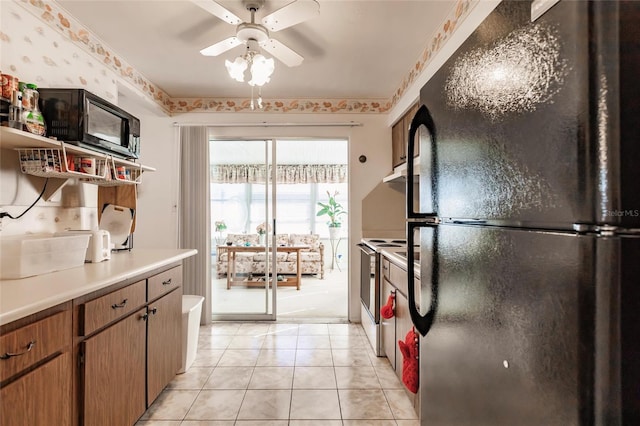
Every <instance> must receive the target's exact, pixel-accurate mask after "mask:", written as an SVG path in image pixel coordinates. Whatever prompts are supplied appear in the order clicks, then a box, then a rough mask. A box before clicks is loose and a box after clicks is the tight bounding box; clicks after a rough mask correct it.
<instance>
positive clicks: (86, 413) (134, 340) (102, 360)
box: [80, 308, 147, 426]
mask: <svg viewBox="0 0 640 426" xmlns="http://www.w3.org/2000/svg"><path fill="white" fill-rule="evenodd" d="M145 318H146V308H144V309H141V310H139V311H137V312H136V313H135V314H133V315H130V316H128V317H126V318H125V319H123V320H121V321H120V322H118V323H116V324H114V325H112V326H110V327H109V328H107V329H106V330H104V331H102V332H100V333H98V334H96V335H95V336H93V337H90V338H88V339H86V340H85V341H84V342H82V343H81V345H80V346H81V354H82V355H81V360H82V362H83V375H82V376H83V377H82V383H83V391H82V393H83V398H82V402H83V405H82V407H81V410H82V419H83V424H84V425H85V426H101V425H104V426H120V425H122V426H131V425H132V424H134V423H135V422H136V421H137V420H138V419H139V418H140V416H142V414H143V413H144V411H145V409H146V401H145V363H146V348H145V340H146V327H147V325H146V322H145Z"/></svg>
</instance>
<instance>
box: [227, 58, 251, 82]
mask: <svg viewBox="0 0 640 426" xmlns="http://www.w3.org/2000/svg"><path fill="white" fill-rule="evenodd" d="M224 64H225V66H226V67H227V72H228V73H229V76H230V77H231V78H233V79H234V80H236V81H239V82H240V83H242V82H244V72H245V71H246V70H247V68H248V66H249V63H248V62H247V60H246V59H245V58H244V57H243V56H238V57H237V58H236V59H235V61H233V62H231V61H230V60H228V59H227V60H226V61H225V62H224Z"/></svg>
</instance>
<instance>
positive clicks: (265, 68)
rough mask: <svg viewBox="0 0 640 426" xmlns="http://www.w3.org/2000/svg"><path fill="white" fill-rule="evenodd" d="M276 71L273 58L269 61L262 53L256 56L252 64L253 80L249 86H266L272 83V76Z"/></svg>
mask: <svg viewBox="0 0 640 426" xmlns="http://www.w3.org/2000/svg"><path fill="white" fill-rule="evenodd" d="M274 69H275V63H274V61H273V58H269V59H267V58H265V57H264V55H261V54H260V53H258V54H257V55H254V56H253V61H252V62H251V80H249V84H250V85H251V86H264V85H265V84H266V83H268V82H269V81H271V74H273V71H274Z"/></svg>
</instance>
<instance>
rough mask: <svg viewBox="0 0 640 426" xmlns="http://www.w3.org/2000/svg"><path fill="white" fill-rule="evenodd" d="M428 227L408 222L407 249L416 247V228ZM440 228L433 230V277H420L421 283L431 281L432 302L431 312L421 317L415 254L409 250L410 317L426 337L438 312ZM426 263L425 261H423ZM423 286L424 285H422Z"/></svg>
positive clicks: (408, 291) (408, 288)
mask: <svg viewBox="0 0 640 426" xmlns="http://www.w3.org/2000/svg"><path fill="white" fill-rule="evenodd" d="M425 226H428V225H427V224H426V223H418V222H407V247H414V245H415V244H414V232H415V229H416V228H420V227H425ZM437 247H438V228H437V227H434V230H433V253H432V256H431V257H432V260H431V261H432V265H431V276H430V277H420V280H421V282H422V281H423V280H426V279H429V280H430V281H431V300H430V301H429V310H428V311H427V313H426V314H425V315H421V314H420V312H419V311H418V306H417V304H416V295H415V276H416V274H415V270H414V265H415V254H414V251H413V250H410V249H408V250H407V279H408V281H409V282H408V283H407V293H408V294H407V298H408V301H409V315H410V316H411V321H412V322H413V325H414V326H415V328H416V330H418V332H419V333H420V334H421V335H422V336H423V337H424V336H426V335H427V333H428V332H429V330H430V329H431V326H432V325H433V321H434V319H435V316H436V312H437V310H438V257H437ZM421 261H424V260H421ZM421 285H422V284H421Z"/></svg>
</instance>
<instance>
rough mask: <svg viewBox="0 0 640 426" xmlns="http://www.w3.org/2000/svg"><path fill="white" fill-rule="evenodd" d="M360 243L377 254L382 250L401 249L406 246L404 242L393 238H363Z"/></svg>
mask: <svg viewBox="0 0 640 426" xmlns="http://www.w3.org/2000/svg"><path fill="white" fill-rule="evenodd" d="M362 243H363V244H365V245H366V246H368V247H370V248H371V249H373V250H375V251H378V252H379V251H380V249H382V248H397V247H399V248H402V247H405V246H406V240H401V239H393V238H363V239H362Z"/></svg>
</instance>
